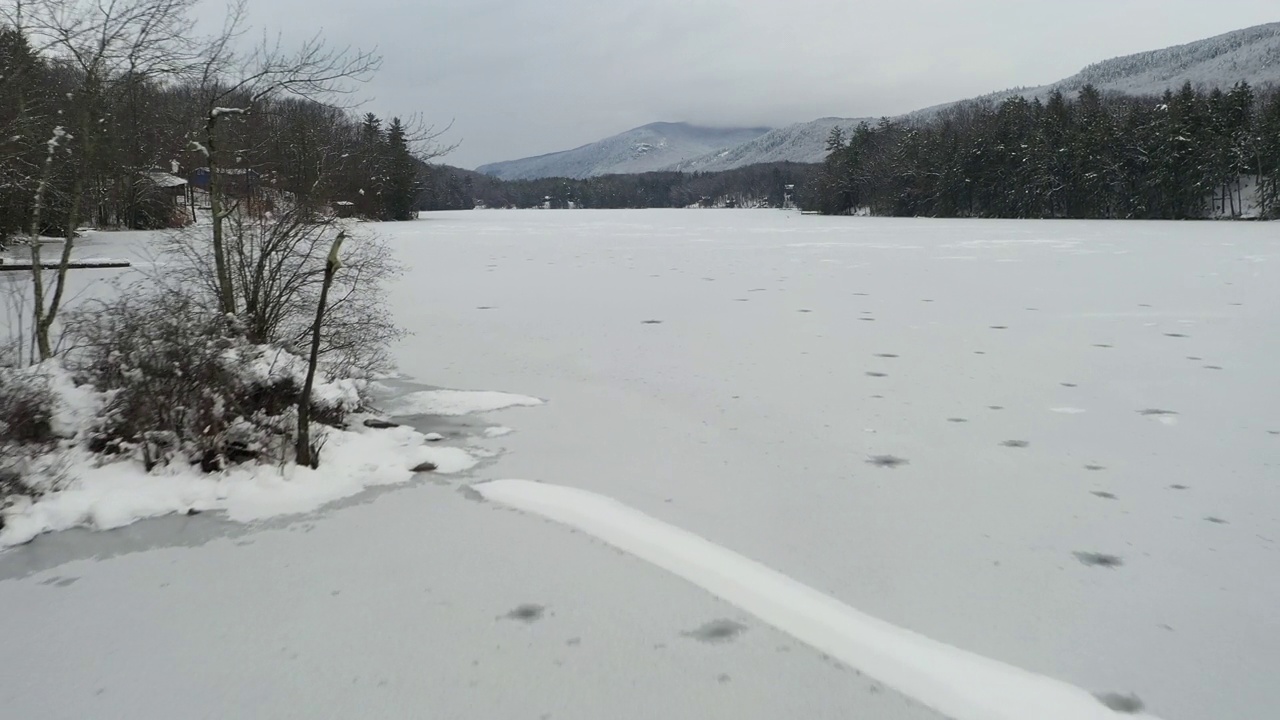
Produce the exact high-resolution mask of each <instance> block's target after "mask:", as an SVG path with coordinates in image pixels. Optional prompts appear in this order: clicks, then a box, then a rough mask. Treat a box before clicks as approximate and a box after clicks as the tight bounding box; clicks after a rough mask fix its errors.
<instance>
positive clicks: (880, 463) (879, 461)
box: [867, 455, 911, 470]
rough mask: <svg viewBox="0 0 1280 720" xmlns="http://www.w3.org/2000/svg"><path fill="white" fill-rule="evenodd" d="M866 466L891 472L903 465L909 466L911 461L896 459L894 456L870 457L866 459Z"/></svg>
mask: <svg viewBox="0 0 1280 720" xmlns="http://www.w3.org/2000/svg"><path fill="white" fill-rule="evenodd" d="M867 464H868V465H875V466H876V467H880V468H889V469H890V470H892V469H894V468H897V467H901V466H903V465H909V464H911V461H910V460H907V459H906V458H900V457H897V456H896V455H872V456H871V457H870V458H867Z"/></svg>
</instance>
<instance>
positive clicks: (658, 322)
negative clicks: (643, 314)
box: [640, 320, 662, 325]
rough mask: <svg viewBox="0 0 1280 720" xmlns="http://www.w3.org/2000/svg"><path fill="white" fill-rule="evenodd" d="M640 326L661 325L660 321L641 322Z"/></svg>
mask: <svg viewBox="0 0 1280 720" xmlns="http://www.w3.org/2000/svg"><path fill="white" fill-rule="evenodd" d="M640 324H641V325H661V324H662V321H661V320H641V321H640Z"/></svg>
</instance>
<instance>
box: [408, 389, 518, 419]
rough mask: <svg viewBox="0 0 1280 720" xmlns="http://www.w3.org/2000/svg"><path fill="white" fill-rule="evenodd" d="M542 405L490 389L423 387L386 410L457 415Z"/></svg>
mask: <svg viewBox="0 0 1280 720" xmlns="http://www.w3.org/2000/svg"><path fill="white" fill-rule="evenodd" d="M541 404H542V401H541V400H539V399H538V398H535V397H529V396H527V395H513V394H511V393H504V392H493V391H487V390H420V391H418V392H413V393H409V394H408V395H404V396H402V397H399V398H395V399H394V400H391V401H389V402H388V403H387V407H386V408H385V410H386V411H387V413H389V414H391V415H396V416H404V415H448V416H457V415H470V414H471V413H481V412H490V411H492V410H502V409H504V408H509V407H532V406H534V405H541Z"/></svg>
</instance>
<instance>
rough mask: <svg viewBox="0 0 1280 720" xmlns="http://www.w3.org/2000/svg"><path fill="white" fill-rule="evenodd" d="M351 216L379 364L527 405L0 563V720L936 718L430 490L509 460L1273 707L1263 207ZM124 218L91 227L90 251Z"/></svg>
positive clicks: (599, 556)
mask: <svg viewBox="0 0 1280 720" xmlns="http://www.w3.org/2000/svg"><path fill="white" fill-rule="evenodd" d="M376 227H377V230H378V231H379V232H380V233H383V234H384V235H387V236H389V237H390V239H391V241H392V243H393V245H394V246H395V247H396V249H397V252H398V253H399V254H400V256H401V258H402V259H403V260H404V261H405V262H406V263H407V264H408V265H409V266H410V270H411V272H409V273H408V274H406V276H405V279H404V281H403V282H400V283H398V284H397V285H396V286H395V287H394V289H393V301H394V305H395V313H396V315H397V317H398V319H399V320H400V322H402V323H403V324H404V325H405V326H406V328H407V329H409V330H411V331H413V332H414V333H415V334H414V335H413V336H411V337H409V338H407V339H406V340H405V341H403V343H402V344H401V345H400V346H398V348H397V349H396V356H397V359H398V360H399V363H400V370H401V371H402V372H403V373H405V374H406V375H408V376H410V377H413V378H416V379H418V380H419V381H421V382H430V383H432V384H434V385H438V386H445V387H455V388H510V389H515V390H519V391H520V392H522V393H528V394H529V395H530V396H536V397H541V398H547V399H549V400H550V402H547V403H546V404H545V405H543V406H540V407H537V408H536V409H533V410H530V411H527V412H520V413H515V412H512V413H510V417H507V416H503V417H502V420H501V422H502V424H503V425H507V426H511V427H514V428H516V429H517V430H518V432H516V433H513V434H511V435H509V436H507V437H504V438H503V440H502V446H503V454H502V455H501V456H500V457H497V458H494V460H493V462H492V463H488V464H485V465H482V466H477V467H475V468H472V469H471V470H469V471H467V472H465V473H462V474H460V475H458V476H454V477H455V478H457V480H454V481H453V482H452V483H450V482H448V481H447V480H448V479H447V478H443V477H442V478H438V479H437V480H438V482H423V483H408V484H403V485H399V486H397V487H395V488H394V489H388V490H386V491H382V492H373V493H365V494H362V495H361V496H360V499H359V501H358V502H357V501H355V500H352V501H347V502H345V503H336V504H334V505H330V506H329V508H328V509H326V510H324V511H323V512H322V513H320V514H315V515H311V516H306V517H300V518H298V517H295V518H292V519H283V520H280V519H277V520H267V521H263V522H261V523H256V524H254V525H252V526H248V527H246V526H241V525H234V524H226V523H224V522H223V521H222V520H221V519H220V518H219V517H217V516H216V515H211V514H205V515H201V516H198V517H191V518H188V517H184V516H178V517H169V518H163V519H160V520H154V521H148V522H144V523H139V524H136V525H134V526H132V527H129V528H124V529H121V530H118V531H113V532H110V533H92V534H90V533H84V532H82V531H70V532H67V533H59V534H53V535H45V536H42V537H39V538H37V539H36V540H35V541H34V542H32V543H31V544H29V545H26V546H23V547H20V548H13V549H11V550H9V551H7V552H6V553H4V554H3V555H0V578H4V579H0V606H3V607H5V608H6V609H8V610H9V611H10V612H8V613H4V614H0V634H2V635H3V636H4V637H5V639H6V647H16V648H21V649H22V651H21V652H20V653H11V654H8V655H7V656H6V659H5V660H0V663H2V665H0V670H3V672H4V673H5V677H6V678H7V679H8V682H7V683H5V684H3V687H2V688H0V690H2V694H3V700H4V702H5V708H6V712H11V713H13V714H14V715H15V716H20V717H158V716H163V717H181V716H185V715H189V714H190V713H191V708H199V709H200V711H201V712H202V713H204V714H208V715H210V716H221V717H249V716H256V717H280V716H292V717H315V716H361V717H406V716H431V717H450V718H493V717H525V716H532V717H539V716H540V715H542V714H544V713H549V714H551V715H552V716H553V717H555V718H557V719H560V720H563V719H564V718H570V719H578V718H580V719H583V720H586V719H587V718H600V717H610V718H637V719H639V718H652V717H664V718H690V720H692V719H693V718H699V719H701V718H707V717H733V718H741V719H743V720H754V719H756V718H760V719H763V718H776V717H806V718H847V717H872V718H877V720H880V719H892V720H897V719H898V718H912V719H914V718H922V719H923V718H929V719H931V720H938V718H940V717H941V716H940V715H939V714H938V713H936V712H932V711H927V710H925V709H924V708H922V707H921V706H919V705H918V704H911V703H910V702H909V701H908V700H907V699H906V698H905V697H904V696H903V695H901V694H900V693H898V692H896V691H892V690H890V689H885V688H882V687H881V686H879V685H878V684H877V683H875V682H873V681H872V680H869V679H867V678H865V677H862V676H859V675H857V674H855V673H853V672H849V671H847V670H842V669H841V668H843V667H844V663H843V662H841V661H840V660H839V659H838V658H832V657H831V656H829V659H827V660H824V659H823V657H822V654H821V653H820V652H819V651H817V650H812V649H810V648H808V647H805V646H803V645H800V644H797V643H796V642H795V641H794V640H793V639H792V638H791V637H790V636H788V635H786V634H784V633H782V632H779V631H777V630H774V629H773V628H771V627H769V626H767V625H764V624H762V623H759V622H758V621H757V620H755V618H753V617H752V616H750V615H749V614H746V613H742V612H741V611H739V610H737V609H736V608H734V607H732V606H730V605H728V604H726V603H724V602H722V601H719V600H716V599H715V598H714V597H712V596H711V595H710V594H709V593H707V592H705V591H703V590H701V589H699V588H698V587H696V586H694V585H691V584H689V583H687V582H685V581H682V580H680V579H678V578H675V577H673V576H671V575H669V574H668V573H666V572H664V571H662V570H659V569H657V568H655V567H653V566H652V565H649V564H647V563H645V562H643V561H640V560H637V559H636V558H634V557H631V556H628V555H621V554H618V553H617V552H615V551H614V550H613V549H611V548H609V547H607V546H605V545H603V544H601V543H599V542H596V541H593V540H591V539H589V538H588V537H587V536H586V535H585V534H584V533H582V532H578V533H573V532H570V531H568V530H566V529H564V528H563V527H560V526H557V525H553V524H549V523H547V522H546V521H545V520H544V519H542V518H540V517H536V516H526V515H522V514H520V513H517V512H514V511H511V510H508V509H504V508H501V507H500V506H498V505H497V504H496V503H478V502H474V500H475V499H476V497H474V495H475V493H474V491H470V492H468V489H467V488H465V487H463V488H461V491H459V488H458V487H457V485H458V481H459V480H461V481H464V482H467V481H471V480H484V479H488V478H509V477H525V478H534V479H538V478H542V479H547V480H551V481H554V482H556V483H559V484H562V485H565V486H568V487H575V488H580V489H582V490H586V491H589V492H593V493H597V494H600V495H604V496H607V497H612V498H616V499H617V500H618V501H619V502H622V503H625V504H626V505H627V506H628V507H631V508H635V509H636V510H637V511H639V512H643V513H644V514H646V515H648V516H650V517H652V518H654V519H656V520H660V521H662V522H664V523H667V524H670V525H673V526H675V527H679V528H683V529H685V530H687V531H688V532H690V533H694V534H696V535H697V536H699V537H702V538H705V539H706V540H707V541H709V542H713V543H715V544H716V545H718V546H721V547H723V548H731V549H732V550H733V552H735V553H737V554H739V555H741V556H743V557H745V558H750V559H751V560H752V561H754V562H758V563H760V564H761V565H763V566H765V567H768V568H771V569H773V570H774V571H776V572H778V573H781V574H783V575H785V576H786V577H788V578H791V579H793V580H794V581H795V582H798V583H802V584H803V585H805V586H807V587H810V588H813V589H814V590H816V591H818V592H820V593H822V594H823V595H826V596H829V597H831V598H833V599H834V600H836V601H838V602H839V603H841V604H842V605H846V606H848V607H851V608H857V609H858V610H859V611H860V612H863V613H866V614H867V615H869V616H871V617H874V618H879V619H880V620H883V621H884V622H886V623H891V624H892V625H894V626H896V627H899V628H902V629H904V630H908V631H910V632H913V633H917V634H919V635H921V636H924V637H927V638H930V639H931V640H933V641H936V642H938V643H942V644H945V645H947V646H951V647H954V648H959V649H961V650H963V651H965V652H968V653H974V654H977V655H980V656H983V657H986V658H990V659H991V660H993V661H997V662H1000V663H1004V664H1006V665H1010V666H1013V667H1016V668H1022V669H1024V670H1026V671H1027V672H1030V673H1034V674H1036V675H1042V676H1046V677H1051V678H1056V679H1058V680H1060V681H1062V682H1066V683H1069V684H1070V685H1073V686H1076V687H1079V688H1082V689H1084V690H1085V691H1087V692H1089V693H1100V694H1108V693H1115V694H1117V695H1120V696H1128V695H1130V694H1133V695H1136V696H1137V697H1138V698H1140V699H1141V701H1142V702H1143V703H1145V706H1146V708H1147V709H1148V711H1149V712H1150V713H1152V714H1154V715H1158V716H1160V717H1162V718H1165V719H1166V720H1199V719H1200V718H1209V717H1213V718H1216V717H1231V718H1237V717H1238V718H1254V717H1269V716H1270V715H1271V714H1273V711H1274V708H1276V707H1280V688H1277V687H1276V686H1275V684H1274V683H1273V682H1272V680H1271V677H1270V675H1271V673H1270V668H1272V667H1275V666H1276V664H1277V662H1278V661H1280V634H1277V633H1274V632H1269V630H1270V629H1271V628H1272V627H1273V626H1274V617H1275V611H1274V608H1275V607H1276V606H1277V605H1280V576H1277V574H1276V573H1275V572H1274V568H1275V561H1276V547H1277V545H1276V543H1277V542H1280V486H1277V484H1276V483H1275V482H1274V468H1275V465H1276V462H1277V458H1280V416H1277V414H1276V413H1277V408H1280V389H1278V388H1277V385H1276V382H1275V377H1274V376H1275V372H1274V368H1275V361H1274V358H1275V357H1277V356H1280V335H1277V333H1276V332H1275V318H1276V317H1278V316H1280V296H1277V295H1276V293H1275V292H1274V288H1275V287H1276V285H1277V281H1280V277H1277V273H1278V272H1280V265H1277V263H1278V262H1280V237H1277V234H1276V232H1275V227H1274V226H1273V225H1270V224H1267V223H1226V224H1215V223H1156V222H1153V223H1144V222H1073V221H1027V222H1018V221H928V220H894V219H876V218H847V217H842V218H826V217H816V216H800V215H797V214H794V213H786V212H781V211H741V212H734V213H713V212H700V211H680V210H670V211H617V212H597V211H576V212H521V211H510V212H501V213H498V212H467V213H438V214H432V215H429V216H427V218H426V219H424V220H423V221H422V222H417V223H396V224H386V225H380V226H376ZM121 235H123V234H121ZM133 237H134V239H141V237H142V236H141V235H140V234H135V235H134V236H133ZM114 239H115V238H112V237H110V236H106V237H96V238H94V239H93V240H92V242H95V243H97V244H98V245H99V246H100V247H98V248H97V249H95V250H93V251H94V252H96V253H98V254H104V255H107V254H110V255H119V254H120V253H119V252H118V248H116V247H115V246H113V245H112V244H111V242H110V241H111V240H114ZM440 267H448V268H450V272H448V273H443V274H435V275H433V282H432V283H429V284H424V283H421V282H416V281H415V280H414V279H413V278H415V277H421V274H420V273H421V272H427V271H430V270H431V269H438V268H440ZM414 269H416V270H419V271H420V272H419V274H417V275H415V274H414V273H413V272H412V270H414ZM96 272H97V271H84V272H83V273H80V274H78V275H77V282H83V281H85V280H91V279H93V278H94V277H102V276H105V273H104V274H103V275H95V274H93V273H96ZM481 306H486V307H492V308H497V309H496V310H487V311H483V312H478V311H477V310H476V308H477V307H481ZM803 311H807V312H803ZM647 320H655V321H661V322H659V323H652V324H650V323H646V322H645V321H647ZM998 328H1003V329H998ZM868 373H874V374H868ZM1055 408H1056V409H1065V408H1073V409H1079V410H1085V411H1086V412H1084V413H1074V414H1071V413H1061V412H1053V410H1054V409H1055ZM1146 411H1168V412H1176V413H1178V414H1177V415H1176V416H1170V415H1161V414H1144V413H1146ZM1162 417H1165V418H1168V417H1172V418H1176V419H1177V421H1178V422H1177V424H1176V425H1167V424H1163V423H1162V422H1160V418H1162ZM422 421H423V422H424V423H436V422H440V423H442V424H441V425H423V426H421V427H419V429H421V430H427V429H431V430H441V431H442V432H447V435H448V437H450V438H453V437H457V436H458V433H466V432H471V433H473V434H478V433H479V431H480V429H481V428H484V427H488V426H490V425H492V424H494V421H493V420H489V419H488V418H474V417H472V418H468V417H466V416H462V417H460V418H457V419H456V420H454V419H450V418H433V417H430V416H424V418H422ZM414 422H415V423H417V422H418V420H415V421H414ZM446 423H447V424H446ZM869 431H870V432H869ZM1273 433H1275V434H1273ZM890 459H898V460H902V461H905V462H903V463H897V462H885V461H886V460H890ZM1107 556H1114V557H1115V558H1116V559H1117V560H1118V562H1119V564H1118V565H1116V564H1114V563H1113V562H1111V561H1110V560H1109V559H1108V558H1107ZM95 558H96V559H95ZM1102 561H1105V562H1106V563H1109V565H1108V564H1098V563H1099V562H1102ZM526 606H529V607H526ZM534 606H541V607H542V608H543V612H542V614H541V615H538V613H537V612H536V608H535V607H534ZM517 610H519V612H517ZM521 618H528V619H521ZM707 627H710V628H711V630H713V631H715V632H705V631H704V628H707ZM739 627H741V628H743V629H741V630H738V628H739ZM735 632H736V634H734V633H735ZM703 640H708V642H703ZM710 640H719V642H709V641H710ZM108 653H110V656H111V657H112V659H113V661H112V662H110V663H102V662H101V658H102V657H104V656H106V655H107V654H108Z"/></svg>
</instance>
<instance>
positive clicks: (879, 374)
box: [866, 372, 889, 378]
mask: <svg viewBox="0 0 1280 720" xmlns="http://www.w3.org/2000/svg"><path fill="white" fill-rule="evenodd" d="M866 375H867V377H873V378H883V377H889V375H888V374H887V373H882V372H868V373H866Z"/></svg>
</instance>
